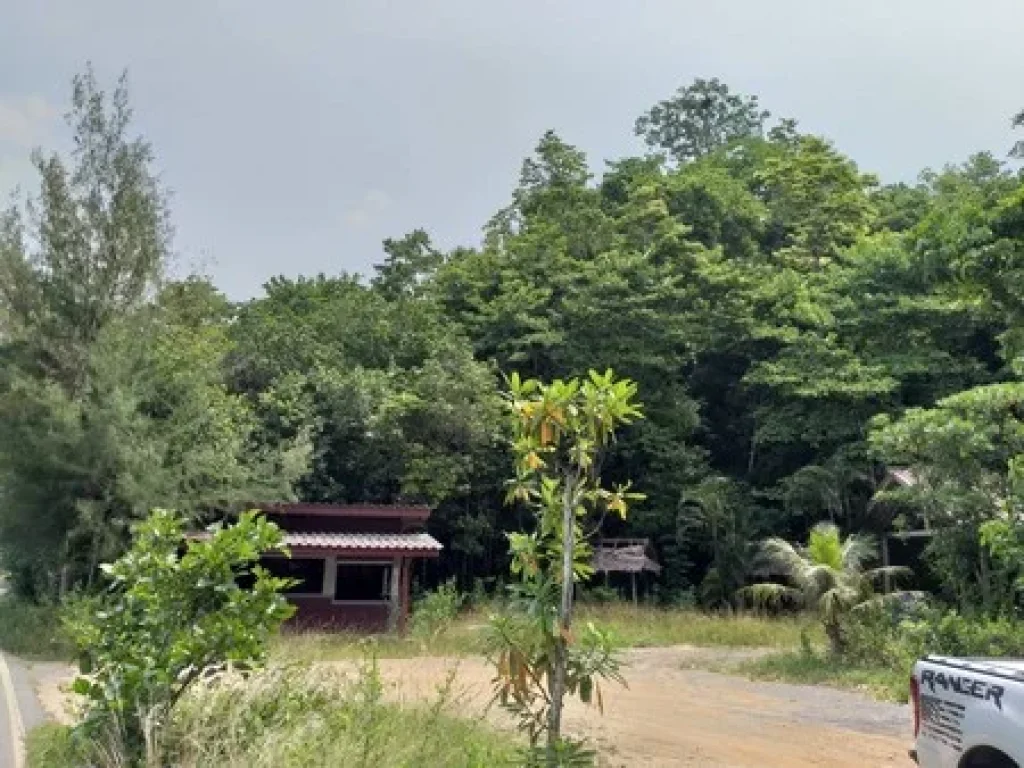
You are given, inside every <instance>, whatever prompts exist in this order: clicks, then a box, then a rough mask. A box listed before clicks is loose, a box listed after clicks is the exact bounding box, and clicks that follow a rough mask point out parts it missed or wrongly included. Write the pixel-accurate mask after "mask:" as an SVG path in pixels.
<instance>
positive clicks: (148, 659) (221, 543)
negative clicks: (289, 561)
mask: <svg viewBox="0 0 1024 768" xmlns="http://www.w3.org/2000/svg"><path fill="white" fill-rule="evenodd" d="M183 539H184V532H183V523H182V521H181V519H179V518H178V517H177V516H176V515H174V514H173V513H171V512H167V511H163V510H157V511H155V512H154V513H153V514H152V515H151V516H150V518H149V519H148V520H146V521H145V522H143V523H142V524H140V525H139V526H138V527H137V529H136V531H135V541H134V543H133V544H132V547H131V549H129V550H128V552H127V553H125V554H124V556H122V557H121V558H120V559H119V560H118V561H117V562H115V563H114V564H112V565H108V566H104V572H105V573H106V575H107V577H108V579H109V581H110V585H109V588H108V591H107V592H106V593H105V594H103V595H101V596H99V597H97V598H90V599H85V600H83V601H81V602H80V603H79V604H77V606H75V607H74V610H73V611H72V612H71V614H70V616H69V619H68V627H69V631H70V633H71V635H72V637H73V638H74V640H75V642H76V643H77V645H78V647H79V648H80V650H81V671H82V672H83V676H81V677H79V678H78V679H77V680H75V682H74V686H73V689H74V691H75V692H76V693H78V694H80V695H82V696H83V697H85V702H86V703H85V720H84V721H83V723H82V726H81V729H80V730H81V732H82V733H83V734H85V735H86V736H88V737H89V738H90V740H91V741H92V742H93V744H95V745H98V746H99V748H101V749H102V750H105V751H108V752H109V753H110V754H111V755H117V756H118V758H119V759H120V760H123V762H124V763H125V764H129V765H130V764H134V763H137V762H140V761H142V760H143V759H144V760H145V762H146V763H147V764H151V765H153V764H158V763H159V760H160V758H159V756H160V752H161V741H162V731H163V728H164V726H165V725H166V723H167V721H168V720H169V718H170V716H171V714H172V712H173V710H174V707H175V705H176V704H177V702H178V701H179V700H180V699H181V698H182V696H183V695H184V694H185V693H186V692H187V691H188V689H189V688H190V687H191V686H192V685H194V684H195V683H196V682H197V681H198V680H199V679H200V678H201V677H202V676H203V675H206V674H208V673H209V672H210V671H211V670H213V669H216V668H218V667H221V666H223V665H225V664H236V665H238V664H240V665H246V666H249V665H252V664H255V663H258V662H260V661H261V660H262V659H263V658H264V656H265V654H266V649H267V641H268V639H269V637H270V635H271V634H272V633H273V632H274V631H275V630H276V629H277V628H278V626H279V625H280V623H281V622H282V621H283V620H284V619H286V618H287V617H288V616H289V615H290V613H291V611H292V610H293V609H292V608H291V607H290V606H289V605H288V604H287V603H286V601H285V599H284V598H283V597H282V596H281V594H280V590H281V589H282V588H283V587H284V586H286V585H287V584H288V583H289V582H288V581H287V580H284V579H277V578H273V577H271V576H270V575H269V574H268V573H267V572H266V571H265V570H263V569H261V568H260V567H259V566H258V565H256V563H257V562H258V559H259V557H260V555H261V554H262V553H264V552H267V551H270V550H273V549H277V548H279V547H280V543H281V534H280V531H279V530H278V528H277V527H276V526H275V525H273V524H272V523H269V522H268V521H267V520H265V519H264V518H262V517H260V516H258V515H256V514H255V513H247V514H245V515H242V517H241V519H240V520H239V521H238V523H237V524H236V525H233V526H231V527H228V528H222V529H217V530H214V531H212V532H211V535H210V537H209V538H208V539H206V540H203V541H193V542H191V543H190V544H189V545H188V546H187V547H186V548H185V549H184V552H182V551H181V549H182V544H183ZM243 579H248V580H250V581H252V586H250V587H248V588H244V589H243V588H242V587H241V586H239V583H238V582H239V581H240V580H243Z"/></svg>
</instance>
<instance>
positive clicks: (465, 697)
mask: <svg viewBox="0 0 1024 768" xmlns="http://www.w3.org/2000/svg"><path fill="white" fill-rule="evenodd" d="M754 653H756V652H754ZM745 655H750V654H749V653H747V654H744V653H743V652H735V651H733V652H730V651H720V650H712V649H694V648H652V649H643V650H634V651H630V652H629V653H628V654H627V658H628V661H629V668H628V669H627V670H626V679H627V680H628V682H629V687H628V688H627V689H621V688H618V687H617V686H615V687H610V688H608V689H606V691H607V692H606V694H605V712H604V715H603V716H602V715H601V714H600V713H598V712H597V711H596V710H594V709H592V708H590V707H586V706H583V705H581V704H579V703H578V702H572V703H571V704H570V705H569V707H568V709H567V712H566V725H567V728H568V730H569V731H570V732H571V733H573V734H575V735H578V736H585V737H587V738H588V739H589V740H591V742H592V743H593V744H595V745H596V746H597V747H598V748H599V750H600V753H601V755H602V765H603V766H609V767H611V766H615V767H616V768H618V767H620V766H621V767H623V768H625V767H627V766H628V768H654V767H655V766H658V767H660V766H700V767H701V768H810V766H815V767H821V768H824V767H825V766H827V767H828V768H882V767H883V766H885V768H913V763H912V762H911V761H910V759H909V758H908V757H907V747H908V746H909V741H910V739H909V724H910V715H909V713H908V712H907V708H906V707H902V706H897V705H895V704H884V703H880V702H876V701H873V700H871V699H869V698H867V697H865V696H861V695H858V694H856V693H848V692H845V691H836V690H832V689H829V688H820V687H810V686H796V685H784V684H777V683H758V682H751V681H749V680H745V679H743V678H741V677H735V676H732V675H726V674H719V673H715V672H708V671H705V670H706V668H707V667H708V666H709V665H711V666H714V665H721V664H722V663H723V662H726V663H728V662H730V661H735V660H737V659H738V658H742V657H743V656H745ZM335 666H341V667H351V666H352V665H351V663H340V662H339V663H337V664H336V665H335ZM380 666H381V673H382V675H383V676H384V678H385V680H386V681H387V683H389V689H390V694H389V695H390V696H392V697H395V698H397V699H404V700H422V699H430V698H433V697H434V696H436V692H437V688H438V686H440V685H443V684H444V682H445V680H446V678H447V676H448V674H449V673H450V672H451V670H453V669H454V670H455V674H456V678H455V679H456V682H455V695H456V697H457V701H458V703H459V706H460V707H461V708H463V710H464V711H465V714H467V715H482V714H483V713H484V711H485V709H486V704H487V702H488V701H489V699H490V679H491V674H492V673H491V670H490V668H489V667H487V665H486V664H485V663H484V662H483V661H481V660H479V659H472V658H471V659H443V658H412V659H384V660H381V662H380ZM701 667H704V669H701ZM32 671H33V677H34V683H35V686H36V689H37V691H38V693H39V694H40V699H41V700H42V703H43V705H44V706H45V707H46V709H47V710H49V712H50V713H51V715H60V714H62V710H63V709H64V707H65V706H66V699H65V694H64V693H63V692H62V690H61V689H62V688H64V686H66V684H67V680H68V675H69V670H68V669H67V668H66V667H64V666H63V665H35V667H34V668H33V670H32ZM488 717H490V718H491V719H493V720H495V721H496V722H499V723H504V724H507V722H508V720H507V717H506V716H503V715H502V714H500V713H498V712H493V711H492V712H490V713H489V714H488Z"/></svg>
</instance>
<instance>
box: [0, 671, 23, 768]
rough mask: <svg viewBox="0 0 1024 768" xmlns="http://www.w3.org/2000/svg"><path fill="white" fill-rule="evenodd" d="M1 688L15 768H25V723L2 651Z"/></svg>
mask: <svg viewBox="0 0 1024 768" xmlns="http://www.w3.org/2000/svg"><path fill="white" fill-rule="evenodd" d="M0 687H2V688H3V691H4V696H5V698H6V699H7V717H8V719H9V720H10V731H11V739H12V740H13V742H14V743H13V744H11V749H12V750H13V751H14V768H25V723H24V721H22V719H21V710H20V709H19V708H18V696H17V694H16V693H15V691H14V680H13V679H12V678H11V670H10V667H8V666H7V658H6V657H5V656H4V654H3V652H2V651H0Z"/></svg>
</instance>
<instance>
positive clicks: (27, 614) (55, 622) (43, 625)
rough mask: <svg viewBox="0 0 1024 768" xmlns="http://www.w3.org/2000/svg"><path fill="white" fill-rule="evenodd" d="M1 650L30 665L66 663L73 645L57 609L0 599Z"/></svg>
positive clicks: (2, 597)
mask: <svg viewBox="0 0 1024 768" xmlns="http://www.w3.org/2000/svg"><path fill="white" fill-rule="evenodd" d="M0 650H2V651H8V652H9V653H13V654H16V655H17V656H21V657H22V658H25V659H30V660H33V661H66V660H68V659H70V658H72V656H73V654H74V645H73V644H72V642H71V638H70V637H68V634H67V632H66V631H65V628H64V624H63V622H62V621H61V613H60V607H59V606H58V605H55V604H39V603H31V602H28V601H26V600H24V599H22V598H19V597H18V596H16V595H0Z"/></svg>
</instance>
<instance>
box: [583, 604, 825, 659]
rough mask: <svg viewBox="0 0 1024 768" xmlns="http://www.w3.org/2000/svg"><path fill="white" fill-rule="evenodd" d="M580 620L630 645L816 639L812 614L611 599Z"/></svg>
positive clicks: (782, 643) (776, 644)
mask: <svg viewBox="0 0 1024 768" xmlns="http://www.w3.org/2000/svg"><path fill="white" fill-rule="evenodd" d="M577 616H578V618H579V620H581V621H593V622H594V623H595V624H596V625H598V626H600V627H602V628H604V629H608V630H611V631H612V632H613V633H614V635H615V636H616V637H617V638H618V640H619V642H621V643H622V644H623V645H625V646H627V647H638V648H644V647H655V646H669V645H694V646H702V647H719V648H794V647H797V646H798V645H799V644H800V642H801V640H800V639H801V636H802V635H806V634H809V635H810V636H811V637H812V638H814V639H817V637H818V635H819V634H820V630H819V628H818V624H817V622H816V621H814V620H813V619H812V618H808V617H798V618H768V617H765V616H759V615H755V614H747V613H701V612H699V611H695V610H678V609H661V608H651V607H646V606H633V605H629V604H627V603H612V604H608V605H601V606H581V608H580V610H579V612H578V614H577Z"/></svg>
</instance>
